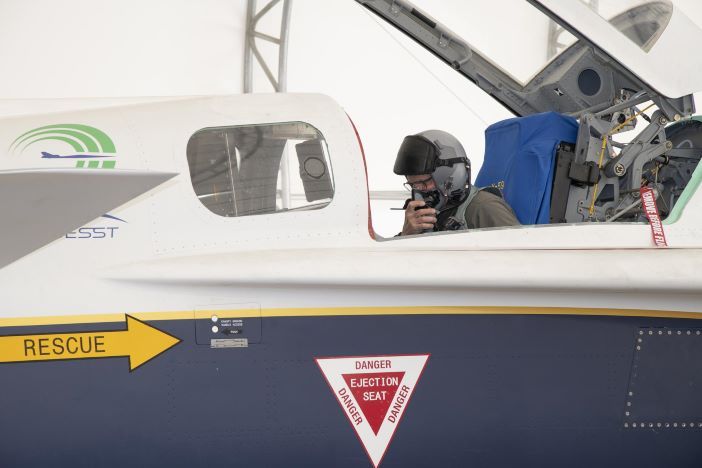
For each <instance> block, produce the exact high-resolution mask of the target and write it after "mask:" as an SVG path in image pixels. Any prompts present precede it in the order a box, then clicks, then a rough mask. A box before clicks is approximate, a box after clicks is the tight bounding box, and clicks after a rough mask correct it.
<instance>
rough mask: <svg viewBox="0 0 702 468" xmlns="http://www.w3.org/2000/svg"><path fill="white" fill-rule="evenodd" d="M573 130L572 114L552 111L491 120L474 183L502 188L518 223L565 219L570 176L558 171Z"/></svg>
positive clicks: (562, 166) (570, 149)
mask: <svg viewBox="0 0 702 468" xmlns="http://www.w3.org/2000/svg"><path fill="white" fill-rule="evenodd" d="M577 134H578V122H577V120H575V119H574V118H572V117H569V116H566V115H562V114H559V113H556V112H545V113H542V114H534V115H530V116H528V117H517V118H513V119H507V120H503V121H501V122H497V123H495V124H492V125H491V126H489V127H488V128H487V130H485V158H484V160H483V165H482V167H481V169H480V172H479V173H478V176H477V178H476V180H475V185H476V186H478V187H497V188H499V189H500V190H502V194H503V196H504V198H505V201H507V203H509V204H510V206H511V207H512V209H514V212H515V214H516V215H517V219H519V222H520V223H521V224H549V223H559V222H565V218H564V216H565V208H566V203H567V201H568V188H569V187H570V179H569V178H568V174H561V172H563V170H565V171H569V170H570V164H569V162H570V160H572V155H573V153H574V148H575V141H576V137H577ZM569 156H570V160H569V159H568V157H569ZM557 161H558V163H557ZM554 179H555V180H556V184H555V185H554ZM559 180H563V181H566V185H565V186H564V187H561V185H563V184H559V183H558V181H559Z"/></svg>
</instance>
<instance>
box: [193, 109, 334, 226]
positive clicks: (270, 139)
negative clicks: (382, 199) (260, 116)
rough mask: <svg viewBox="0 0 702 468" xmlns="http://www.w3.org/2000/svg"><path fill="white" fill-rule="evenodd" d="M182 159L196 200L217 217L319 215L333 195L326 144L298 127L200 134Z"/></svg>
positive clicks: (306, 126)
mask: <svg viewBox="0 0 702 468" xmlns="http://www.w3.org/2000/svg"><path fill="white" fill-rule="evenodd" d="M187 157H188V165H189V168H190V179H191V182H192V184H193V189H194V190H195V194H196V195H197V197H198V199H199V200H200V202H202V204H203V205H205V206H206V207H207V208H208V209H209V210H210V211H212V212H213V213H215V214H218V215H220V216H226V217H234V216H248V215H256V214H268V213H275V212H279V211H290V210H309V209H319V208H323V207H325V206H326V205H328V204H329V202H331V199H332V197H333V195H334V185H333V179H332V176H331V172H330V165H329V156H328V153H327V145H326V142H325V141H324V138H323V137H322V135H321V134H320V133H319V131H317V129H315V128H314V127H312V126H311V125H309V124H306V123H303V122H293V123H278V124H267V125H249V126H237V127H217V128H205V129H202V130H199V131H198V132H196V133H195V134H194V135H193V136H192V137H191V138H190V140H189V141H188V146H187Z"/></svg>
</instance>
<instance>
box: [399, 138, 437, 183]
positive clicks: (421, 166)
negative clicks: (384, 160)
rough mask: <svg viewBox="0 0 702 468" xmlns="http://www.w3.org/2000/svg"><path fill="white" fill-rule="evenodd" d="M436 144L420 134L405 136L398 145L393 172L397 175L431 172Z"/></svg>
mask: <svg viewBox="0 0 702 468" xmlns="http://www.w3.org/2000/svg"><path fill="white" fill-rule="evenodd" d="M437 159H438V150H437V148H436V145H435V144H434V143H432V142H431V141H430V140H429V139H428V138H426V137H423V136H421V135H409V136H406V137H405V139H404V140H403V141H402V145H400V150H399V151H398V152H397V158H396V159H395V167H394V168H393V172H394V173H395V174H397V175H404V176H408V175H424V174H431V173H432V172H434V169H436V161H437Z"/></svg>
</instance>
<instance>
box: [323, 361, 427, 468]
mask: <svg viewBox="0 0 702 468" xmlns="http://www.w3.org/2000/svg"><path fill="white" fill-rule="evenodd" d="M427 359H429V355H428V354H416V355H401V356H348V357H347V356H344V357H333V358H318V359H315V360H316V361H317V365H318V366H319V368H320V369H321V370H322V374H324V377H325V378H326V379H327V383H328V384H329V387H330V388H331V390H332V392H334V396H336V399H337V400H338V401H339V404H340V405H341V409H342V410H343V411H344V414H345V415H346V417H347V418H348V420H349V421H350V422H351V426H353V428H354V429H355V431H356V434H358V438H359V439H361V443H362V444H363V447H364V448H365V450H366V453H368V457H370V459H371V462H372V463H373V465H374V466H375V467H376V468H377V467H378V465H380V461H381V460H382V459H383V455H385V451H386V450H387V448H388V445H390V440H391V439H392V436H393V434H394V433H395V429H397V426H398V424H399V423H400V420H401V419H402V415H403V414H404V412H405V409H407V405H408V403H409V399H410V397H411V396H412V393H413V392H414V388H415V386H416V385H417V382H418V381H419V377H420V375H421V374H422V371H423V370H424V366H425V365H426V363H427Z"/></svg>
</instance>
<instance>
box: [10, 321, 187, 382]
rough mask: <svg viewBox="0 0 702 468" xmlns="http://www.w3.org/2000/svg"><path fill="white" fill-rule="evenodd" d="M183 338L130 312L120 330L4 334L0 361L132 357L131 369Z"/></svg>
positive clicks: (130, 359)
mask: <svg viewBox="0 0 702 468" xmlns="http://www.w3.org/2000/svg"><path fill="white" fill-rule="evenodd" d="M180 341H181V340H180V339H178V338H176V337H175V336H172V335H169V334H168V333H166V332H163V331H161V330H159V329H157V328H154V327H152V326H151V325H147V324H146V323H144V322H142V321H141V320H137V319H135V318H134V317H132V316H130V315H127V329H126V330H120V331H102V332H99V331H98V332H81V333H45V334H41V335H14V336H0V363H3V362H5V363H7V362H32V361H57V360H69V359H94V358H107V357H128V358H129V371H130V372H131V371H133V370H134V369H136V368H137V367H139V366H141V365H142V364H144V363H146V362H148V361H150V360H151V359H153V358H155V357H156V356H158V355H159V354H161V353H164V352H165V351H167V350H168V349H170V348H172V347H173V346H175V345H177V344H178V343H180Z"/></svg>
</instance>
